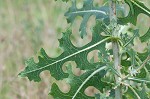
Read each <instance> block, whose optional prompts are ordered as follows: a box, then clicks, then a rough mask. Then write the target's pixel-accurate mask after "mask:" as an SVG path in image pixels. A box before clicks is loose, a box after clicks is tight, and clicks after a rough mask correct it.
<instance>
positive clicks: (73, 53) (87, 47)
mask: <svg viewBox="0 0 150 99" xmlns="http://www.w3.org/2000/svg"><path fill="white" fill-rule="evenodd" d="M110 38H111V37H107V38H105V39H103V40H101V41H99V42H97V43H95V44H93V45H91V46H89V47H87V48H84V49H82V50H79V51H77V52H75V53H73V54H71V55H69V56H66V57H64V58H62V59H60V60H58V61H55V62H53V63H51V64H48V65H45V66H44V67H41V68H38V69H35V70H32V71H29V72H26V73H22V74H23V75H26V74H29V73H32V72H35V71H38V70H41V69H44V68H46V67H49V66H51V65H54V64H56V63H58V62H61V61H63V60H65V59H68V58H70V57H72V56H74V55H77V54H79V53H81V52H84V51H86V50H89V49H91V48H93V47H95V46H97V45H99V44H101V43H103V42H105V41H107V40H109V39H110Z"/></svg>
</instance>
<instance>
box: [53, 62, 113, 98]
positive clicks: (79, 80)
mask: <svg viewBox="0 0 150 99" xmlns="http://www.w3.org/2000/svg"><path fill="white" fill-rule="evenodd" d="M100 65H101V64H100ZM100 68H103V67H102V65H101V66H99V68H95V69H93V70H89V71H87V72H85V73H84V74H82V75H81V76H76V75H74V74H73V73H72V68H71V65H68V66H67V72H68V74H69V77H68V78H66V79H65V80H66V82H67V83H69V85H70V87H71V88H70V90H69V92H68V93H63V92H62V91H60V89H59V87H58V86H57V85H56V84H55V83H54V84H53V85H52V88H51V92H50V94H51V95H52V96H53V97H54V98H55V99H81V97H82V99H95V98H94V97H91V96H87V95H85V93H84V91H85V89H86V88H87V87H89V86H93V87H95V88H97V89H98V90H99V91H101V92H103V89H104V88H106V87H109V86H110V85H108V84H107V83H104V82H102V81H101V78H102V77H103V76H104V75H105V74H106V71H105V70H102V71H100V72H98V73H96V74H95V75H93V77H91V78H90V79H89V80H88V81H87V82H86V83H85V84H84V85H83V87H82V88H81V89H80V90H79V92H78V93H77V94H76V96H75V97H73V96H74V95H75V93H76V92H77V90H78V89H79V87H80V86H81V85H82V84H83V82H84V81H85V80H86V79H87V78H88V77H89V76H90V75H91V74H92V73H93V72H94V71H96V70H98V69H100Z"/></svg>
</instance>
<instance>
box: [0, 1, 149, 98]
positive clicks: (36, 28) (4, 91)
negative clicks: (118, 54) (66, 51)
mask: <svg viewBox="0 0 150 99" xmlns="http://www.w3.org/2000/svg"><path fill="white" fill-rule="evenodd" d="M78 1H79V3H78V7H81V6H82V2H83V1H82V0H78ZM95 1H96V3H99V4H102V2H103V0H95ZM105 1H106V0H105ZM141 1H143V2H144V3H145V5H146V6H147V7H148V8H149V9H150V1H149V0H141ZM69 6H70V3H64V2H62V1H61V0H58V1H57V2H55V0H0V99H52V97H51V96H48V93H49V90H50V85H51V84H52V83H53V82H54V81H55V79H54V78H52V77H51V76H50V74H49V72H47V71H46V72H42V73H41V75H40V76H41V78H42V82H40V83H35V82H30V81H29V80H28V79H26V78H19V77H17V74H18V73H19V72H20V71H21V70H23V69H24V67H25V64H24V61H25V60H27V59H28V58H30V57H32V56H33V57H34V58H35V61H38V60H37V57H36V56H37V52H38V51H39V50H40V48H41V47H42V48H44V49H45V50H46V52H47V53H48V55H49V56H51V57H56V56H58V55H59V54H60V53H61V50H60V49H59V48H58V46H59V43H58V41H57V39H58V38H60V37H61V32H64V31H65V30H66V28H67V27H69V26H70V25H68V24H67V21H66V19H65V17H64V13H65V12H66V11H67V8H68V7H69ZM81 21H82V18H77V19H76V21H75V23H74V24H73V36H72V38H71V39H72V42H73V44H74V45H76V46H79V47H80V46H83V45H85V44H87V43H88V42H90V39H91V27H92V26H93V25H94V23H95V21H94V17H91V18H90V21H89V22H88V29H87V31H88V36H87V37H86V38H84V39H81V38H79V32H78V29H79V24H80V22H81ZM131 27H133V28H134V26H132V25H131ZM137 27H138V28H139V29H140V35H143V34H144V33H145V32H146V31H147V30H148V28H149V27H150V18H149V17H147V16H145V15H143V14H140V15H139V16H138V22H137ZM138 43H140V42H138ZM136 47H137V48H139V47H140V46H136ZM77 73H78V72H77ZM59 83H61V81H60V82H58V84H59ZM66 86H67V85H62V86H61V90H64V91H65V90H67V89H66Z"/></svg>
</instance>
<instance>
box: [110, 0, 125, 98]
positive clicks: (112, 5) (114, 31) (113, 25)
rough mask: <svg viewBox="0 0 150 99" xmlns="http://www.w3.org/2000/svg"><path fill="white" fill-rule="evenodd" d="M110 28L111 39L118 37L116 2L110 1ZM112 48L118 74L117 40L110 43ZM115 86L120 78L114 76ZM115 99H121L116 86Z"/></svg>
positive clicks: (120, 92) (114, 0)
mask: <svg viewBox="0 0 150 99" xmlns="http://www.w3.org/2000/svg"><path fill="white" fill-rule="evenodd" d="M110 26H111V32H112V36H113V37H118V35H119V34H118V32H117V16H116V0H110ZM112 46H113V57H114V68H115V69H116V71H117V72H118V73H120V74H121V72H120V68H121V67H120V57H119V56H120V55H119V44H118V41H117V40H113V41H112ZM115 82H116V84H120V77H119V76H117V75H115ZM115 99H122V91H121V86H120V85H119V86H117V88H116V89H115Z"/></svg>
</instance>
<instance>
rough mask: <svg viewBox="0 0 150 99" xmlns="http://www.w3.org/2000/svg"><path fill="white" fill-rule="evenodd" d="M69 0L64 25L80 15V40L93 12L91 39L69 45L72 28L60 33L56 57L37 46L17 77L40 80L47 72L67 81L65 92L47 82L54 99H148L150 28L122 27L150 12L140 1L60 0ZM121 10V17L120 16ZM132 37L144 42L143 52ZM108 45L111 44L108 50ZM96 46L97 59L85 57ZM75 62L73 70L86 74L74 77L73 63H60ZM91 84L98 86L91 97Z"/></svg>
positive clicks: (149, 88)
mask: <svg viewBox="0 0 150 99" xmlns="http://www.w3.org/2000/svg"><path fill="white" fill-rule="evenodd" d="M62 1H65V2H71V3H72V6H71V7H70V8H69V9H68V11H67V12H66V13H65V16H66V18H67V22H68V23H71V24H72V23H74V21H75V19H76V17H78V16H80V17H82V19H83V20H82V22H81V24H80V28H79V33H80V36H81V38H84V37H85V36H86V35H87V31H86V28H87V22H88V21H89V18H90V17H91V16H95V20H96V24H95V26H94V27H93V29H92V40H91V41H90V42H89V43H88V44H87V45H84V46H82V47H76V46H74V45H73V44H72V42H71V40H70V36H71V35H72V31H71V28H69V29H67V30H66V32H63V33H62V35H63V36H62V38H61V39H59V43H60V45H59V46H60V48H62V49H63V53H62V54H61V55H60V56H58V57H56V58H51V57H49V56H48V55H47V54H46V52H45V50H44V49H41V50H40V54H39V56H38V59H39V62H38V63H36V62H35V61H34V59H33V58H30V59H28V60H27V61H26V62H25V63H26V68H25V69H24V71H22V72H20V73H19V76H21V77H28V79H29V80H30V81H32V80H33V81H35V82H39V81H41V78H40V76H39V75H40V73H41V72H42V71H45V70H48V71H50V74H51V76H52V77H54V78H55V79H56V80H65V81H66V83H68V84H69V85H70V90H69V92H67V93H65V92H62V91H61V90H60V88H59V87H58V85H57V84H56V83H53V84H52V86H51V91H50V93H49V94H50V95H52V96H53V97H54V99H114V98H115V99H149V98H150V61H149V60H150V28H149V30H148V31H147V33H145V34H144V35H143V36H140V35H139V30H138V29H135V30H134V29H130V30H128V29H126V28H127V27H128V25H129V24H133V25H136V23H137V17H138V15H139V14H141V13H143V14H145V15H147V16H148V17H150V10H149V9H148V8H147V7H146V6H145V5H144V4H143V3H142V2H140V1H139V0H109V1H107V0H106V3H107V4H106V3H105V5H103V6H94V5H93V2H95V1H94V0H84V2H83V7H82V8H80V9H79V8H77V6H76V5H77V2H76V1H77V0H71V1H69V0H62ZM125 3H126V4H127V5H128V6H129V8H130V11H129V13H128V15H127V16H125V10H126V9H125V8H124V7H123V6H122V5H123V4H125ZM119 13H123V14H122V16H118V14H119ZM135 38H139V39H140V41H141V42H144V43H146V44H147V47H146V48H145V51H144V52H143V53H139V52H137V51H136V50H135V49H134V48H133V46H135V44H134V41H135ZM106 43H110V44H112V48H109V49H107V48H106ZM93 50H98V51H99V52H98V56H99V61H98V62H92V58H91V62H89V61H88V59H87V56H88V54H89V53H90V52H91V51H93ZM68 61H74V62H75V63H76V65H77V68H79V69H80V70H84V73H83V74H81V75H80V76H77V75H75V74H74V73H73V69H72V65H71V64H68V65H66V71H64V70H63V69H62V66H63V64H64V63H66V62H68ZM89 86H93V87H95V88H96V89H98V90H99V93H96V94H95V96H88V95H86V94H85V93H84V92H85V90H86V88H88V87H89Z"/></svg>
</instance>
